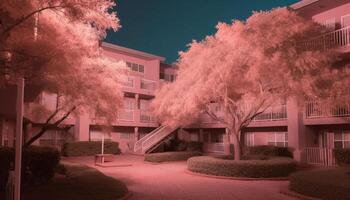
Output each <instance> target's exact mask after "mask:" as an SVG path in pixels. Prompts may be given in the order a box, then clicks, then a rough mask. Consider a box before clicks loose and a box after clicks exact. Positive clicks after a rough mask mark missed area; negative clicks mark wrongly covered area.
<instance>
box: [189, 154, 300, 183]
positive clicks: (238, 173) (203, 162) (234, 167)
mask: <svg viewBox="0 0 350 200" xmlns="http://www.w3.org/2000/svg"><path fill="white" fill-rule="evenodd" d="M296 164H297V163H296V161H294V160H293V159H291V158H284V157H271V158H269V159H266V160H239V161H235V160H231V159H222V158H217V157H210V156H200V157H193V158H190V159H188V160H187V168H188V170H190V171H192V172H196V173H202V174H209V175H215V176H228V177H248V178H272V177H286V176H288V175H289V174H290V173H292V172H295V170H296Z"/></svg>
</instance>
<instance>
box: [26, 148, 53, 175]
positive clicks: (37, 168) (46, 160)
mask: <svg viewBox="0 0 350 200" xmlns="http://www.w3.org/2000/svg"><path fill="white" fill-rule="evenodd" d="M59 161H60V153H59V151H58V150H57V149H56V148H52V147H39V146H31V147H29V148H27V149H25V150H24V151H23V165H24V166H25V167H26V168H25V169H26V170H27V171H25V172H27V173H25V175H26V176H25V178H27V179H28V180H29V181H35V182H47V181H49V180H50V179H51V178H52V177H53V176H54V174H55V169H56V167H57V165H58V163H59Z"/></svg>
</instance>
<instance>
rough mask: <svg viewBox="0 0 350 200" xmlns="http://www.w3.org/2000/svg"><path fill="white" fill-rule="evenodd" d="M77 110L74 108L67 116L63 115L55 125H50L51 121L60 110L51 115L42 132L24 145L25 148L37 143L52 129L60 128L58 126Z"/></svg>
mask: <svg viewBox="0 0 350 200" xmlns="http://www.w3.org/2000/svg"><path fill="white" fill-rule="evenodd" d="M75 109H76V106H73V107H72V108H71V109H70V110H69V111H68V112H67V113H66V114H65V115H63V117H61V118H60V119H59V120H57V121H56V122H55V123H53V124H49V122H50V120H51V119H52V118H53V117H54V116H55V115H56V114H57V112H58V109H57V110H56V111H55V112H54V113H53V114H52V115H50V117H49V118H48V119H47V120H46V122H45V124H44V126H43V127H42V128H41V130H40V131H39V132H38V133H37V134H36V135H35V136H33V137H32V138H31V139H30V140H29V141H28V142H26V143H25V144H24V145H23V148H27V147H29V146H30V145H31V144H33V142H35V141H36V140H37V139H39V138H40V137H41V136H42V135H44V133H45V132H46V131H47V130H48V129H50V128H58V126H59V125H60V124H61V123H62V122H63V121H64V120H65V119H66V118H67V117H68V116H69V115H70V114H71V113H72V112H73V111H74V110H75Z"/></svg>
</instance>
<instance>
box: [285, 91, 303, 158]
mask: <svg viewBox="0 0 350 200" xmlns="http://www.w3.org/2000/svg"><path fill="white" fill-rule="evenodd" d="M287 117H288V119H287V124H288V146H289V147H291V148H292V149H293V154H294V159H296V160H298V161H301V162H304V161H305V159H304V155H303V148H304V147H305V142H306V135H305V126H304V123H303V118H304V112H303V110H302V109H300V108H299V107H298V104H297V101H296V99H294V98H290V99H288V100H287Z"/></svg>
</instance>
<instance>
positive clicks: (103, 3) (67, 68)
mask: <svg viewBox="0 0 350 200" xmlns="http://www.w3.org/2000/svg"><path fill="white" fill-rule="evenodd" d="M114 6H115V3H114V2H113V1H111V0H23V1H21V2H20V3H19V2H18V1H13V0H2V1H1V2H0V55H1V56H0V87H7V86H9V85H11V84H14V82H15V80H16V78H18V77H24V78H25V80H26V85H27V86H35V87H39V88H40V91H46V92H49V93H55V94H57V106H56V107H55V108H54V109H53V110H47V109H46V110H45V109H44V108H43V106H41V105H33V103H32V104H31V105H30V106H29V108H30V109H29V108H28V109H27V110H26V113H27V114H28V113H35V114H36V115H37V117H38V118H40V119H41V120H43V119H44V124H43V126H42V128H41V130H40V131H39V132H38V133H36V134H35V135H34V137H32V138H31V139H29V141H28V142H27V143H26V146H27V145H30V144H31V143H33V142H34V141H35V140H36V139H38V138H39V137H40V136H42V135H43V134H44V133H45V132H46V130H48V129H50V128H60V127H62V122H63V121H64V120H65V119H66V118H67V117H68V116H70V115H71V113H76V114H79V113H83V112H87V113H91V112H93V113H94V114H95V113H97V114H98V115H100V116H103V117H104V119H105V120H106V123H110V122H111V121H113V120H114V119H115V118H116V115H117V110H118V108H119V107H120V105H121V102H122V93H121V90H120V88H119V82H120V75H121V74H122V73H124V72H125V70H126V68H125V67H124V64H123V63H121V62H116V61H112V60H110V59H108V58H107V57H104V56H103V54H102V53H103V52H102V49H101V48H100V41H101V40H102V39H103V38H104V37H105V36H106V30H107V29H109V28H112V29H113V30H117V29H118V28H119V19H118V18H117V16H116V13H115V12H112V11H111V9H112V8H113V7H114Z"/></svg>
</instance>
